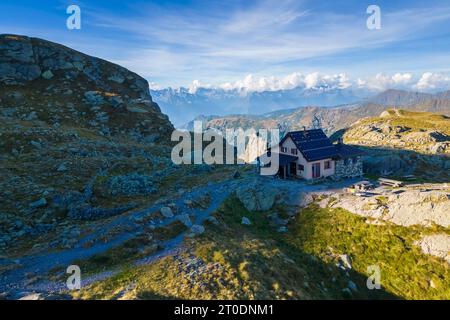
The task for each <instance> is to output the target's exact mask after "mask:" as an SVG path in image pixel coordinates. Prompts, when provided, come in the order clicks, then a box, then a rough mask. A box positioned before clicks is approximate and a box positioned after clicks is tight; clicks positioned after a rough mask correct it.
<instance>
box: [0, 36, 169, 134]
mask: <svg viewBox="0 0 450 320" xmlns="http://www.w3.org/2000/svg"><path fill="white" fill-rule="evenodd" d="M0 99H1V100H0V111H2V112H3V113H5V112H7V113H8V115H10V116H16V117H17V116H19V117H21V116H20V115H19V114H22V115H26V116H27V115H29V114H30V113H32V115H31V118H32V119H30V120H43V121H45V122H47V123H48V124H55V123H56V124H57V125H61V124H69V123H70V124H71V125H77V126H81V127H85V128H89V129H94V130H98V131H99V132H102V133H103V134H105V135H116V134H121V135H131V136H134V137H137V138H143V139H149V140H151V141H162V140H164V141H167V140H168V138H169V137H170V133H171V131H172V130H173V126H172V124H171V123H170V122H169V120H168V118H167V116H166V115H164V114H162V113H161V110H160V109H159V107H158V105H157V104H156V103H155V102H153V101H152V98H151V96H150V93H149V87H148V82H147V81H146V80H145V79H144V78H142V77H140V76H139V75H137V74H136V73H134V72H131V71H129V70H127V69H125V68H123V67H121V66H118V65H116V64H113V63H110V62H108V61H105V60H102V59H99V58H95V57H91V56H88V55H85V54H83V53H81V52H78V51H75V50H72V49H70V48H67V47H65V46H62V45H59V44H56V43H53V42H49V41H45V40H42V39H37V38H30V37H25V36H18V35H0ZM5 108H8V110H7V111H5ZM26 116H25V117H23V118H26Z"/></svg>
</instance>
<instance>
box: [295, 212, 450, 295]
mask: <svg viewBox="0 0 450 320" xmlns="http://www.w3.org/2000/svg"><path fill="white" fill-rule="evenodd" d="M441 229H442V228H437V227H436V226H435V227H432V229H431V230H428V229H426V228H423V227H419V226H414V227H409V228H407V227H401V226H396V225H392V224H387V225H384V226H379V225H370V224H367V223H365V219H364V218H362V217H359V216H357V215H353V214H351V213H349V212H347V211H345V210H343V209H333V210H330V209H321V208H318V207H316V206H311V207H309V208H307V209H304V210H303V211H302V212H301V214H300V215H299V217H298V218H297V219H296V221H295V223H294V225H293V226H292V229H291V232H290V234H289V237H290V242H291V243H292V244H293V245H295V246H296V247H297V248H299V249H301V250H304V251H305V252H308V253H310V254H313V255H315V256H317V257H319V258H320V259H322V260H323V261H328V260H329V259H330V258H329V257H330V256H329V253H330V249H331V250H332V251H333V252H337V253H341V254H348V255H350V256H351V257H352V260H353V261H354V262H353V267H354V269H355V271H357V272H359V273H361V274H367V267H368V266H370V265H378V266H380V268H381V276H382V280H381V281H382V286H383V288H385V289H386V290H387V291H388V292H390V293H392V294H394V295H396V296H398V297H401V298H406V299H450V268H449V266H448V265H447V264H446V262H444V261H443V260H440V259H438V258H434V257H432V256H428V255H424V254H423V253H422V252H421V251H420V249H419V248H418V247H417V246H415V245H413V243H414V241H415V240H418V239H420V236H421V235H424V234H430V233H432V232H436V231H440V232H442V230H441ZM430 281H432V282H433V283H434V286H435V288H431V287H430Z"/></svg>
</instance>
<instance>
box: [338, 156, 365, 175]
mask: <svg viewBox="0 0 450 320" xmlns="http://www.w3.org/2000/svg"><path fill="white" fill-rule="evenodd" d="M345 162H346V161H345V160H337V161H336V162H335V166H336V167H335V173H334V176H335V178H336V179H341V178H354V177H359V176H362V174H363V163H362V159H361V157H357V158H356V161H354V159H347V163H345Z"/></svg>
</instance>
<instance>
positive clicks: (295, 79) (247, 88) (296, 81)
mask: <svg viewBox="0 0 450 320" xmlns="http://www.w3.org/2000/svg"><path fill="white" fill-rule="evenodd" d="M350 86H351V82H350V80H349V78H348V76H347V75H346V74H345V73H340V74H335V75H326V74H320V73H319V72H314V73H309V74H306V75H305V74H301V73H298V72H294V73H291V74H289V75H287V76H285V77H281V78H279V77H276V76H268V77H255V76H254V75H252V74H249V75H247V76H245V77H244V79H241V80H237V81H235V82H226V83H222V84H220V85H218V87H219V88H222V89H224V90H238V91H244V92H262V91H277V90H289V89H294V88H298V87H302V88H305V89H312V88H319V87H320V88H325V89H345V88H348V87H350Z"/></svg>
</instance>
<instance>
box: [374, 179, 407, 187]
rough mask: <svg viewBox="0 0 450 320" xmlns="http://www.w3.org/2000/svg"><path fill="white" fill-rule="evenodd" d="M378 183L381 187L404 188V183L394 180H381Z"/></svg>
mask: <svg viewBox="0 0 450 320" xmlns="http://www.w3.org/2000/svg"><path fill="white" fill-rule="evenodd" d="M378 182H379V183H380V184H381V185H385V186H390V187H401V186H403V181H399V180H393V179H386V178H379V179H378Z"/></svg>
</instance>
